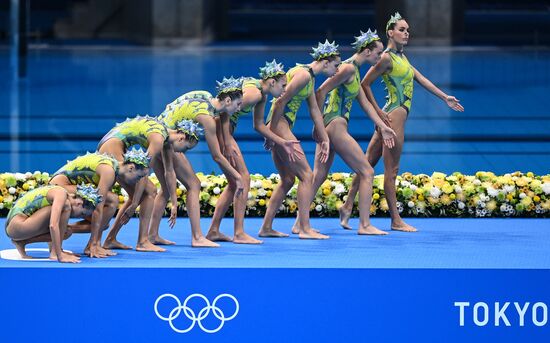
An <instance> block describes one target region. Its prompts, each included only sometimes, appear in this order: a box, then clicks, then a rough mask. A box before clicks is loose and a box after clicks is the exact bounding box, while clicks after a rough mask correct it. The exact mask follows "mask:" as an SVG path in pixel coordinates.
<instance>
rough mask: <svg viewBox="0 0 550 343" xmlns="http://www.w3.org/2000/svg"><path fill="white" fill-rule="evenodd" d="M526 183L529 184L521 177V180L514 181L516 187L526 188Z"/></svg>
mask: <svg viewBox="0 0 550 343" xmlns="http://www.w3.org/2000/svg"><path fill="white" fill-rule="evenodd" d="M528 183H529V182H528V180H527V178H526V177H521V178H518V179H517V180H516V185H517V186H518V187H523V186H526V185H527V184H528Z"/></svg>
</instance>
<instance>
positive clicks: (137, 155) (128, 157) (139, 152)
mask: <svg viewBox="0 0 550 343" xmlns="http://www.w3.org/2000/svg"><path fill="white" fill-rule="evenodd" d="M123 157H124V162H131V163H134V164H139V165H142V166H144V167H145V168H149V163H151V158H150V157H149V156H148V155H147V153H146V152H145V151H144V150H143V149H141V148H132V149H130V150H128V151H126V153H125V154H124V156H123Z"/></svg>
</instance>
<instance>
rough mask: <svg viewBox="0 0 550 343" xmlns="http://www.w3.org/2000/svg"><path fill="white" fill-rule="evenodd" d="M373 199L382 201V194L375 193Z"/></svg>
mask: <svg viewBox="0 0 550 343" xmlns="http://www.w3.org/2000/svg"><path fill="white" fill-rule="evenodd" d="M372 198H373V199H374V200H378V199H380V194H378V193H374V194H373V195H372Z"/></svg>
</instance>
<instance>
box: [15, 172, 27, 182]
mask: <svg viewBox="0 0 550 343" xmlns="http://www.w3.org/2000/svg"><path fill="white" fill-rule="evenodd" d="M14 176H15V179H16V180H17V181H23V180H25V179H26V177H25V174H22V173H15V174H14Z"/></svg>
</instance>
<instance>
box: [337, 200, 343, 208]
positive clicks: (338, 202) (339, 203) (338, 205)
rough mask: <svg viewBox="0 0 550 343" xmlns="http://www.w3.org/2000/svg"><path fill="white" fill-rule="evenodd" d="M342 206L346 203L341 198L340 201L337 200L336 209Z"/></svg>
mask: <svg viewBox="0 0 550 343" xmlns="http://www.w3.org/2000/svg"><path fill="white" fill-rule="evenodd" d="M342 206H344V203H343V202H342V201H341V200H338V201H337V202H336V209H337V210H339V209H340V207H342Z"/></svg>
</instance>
